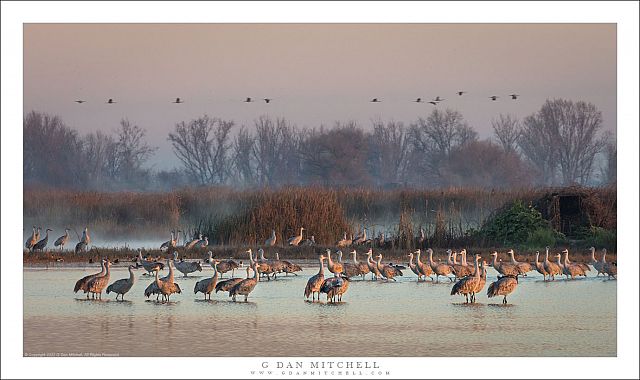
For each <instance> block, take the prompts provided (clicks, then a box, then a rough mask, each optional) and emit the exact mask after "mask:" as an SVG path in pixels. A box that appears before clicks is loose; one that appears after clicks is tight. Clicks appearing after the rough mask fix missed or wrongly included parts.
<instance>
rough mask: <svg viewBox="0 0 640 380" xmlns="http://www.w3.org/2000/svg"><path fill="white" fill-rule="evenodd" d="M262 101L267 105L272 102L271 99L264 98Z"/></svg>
mask: <svg viewBox="0 0 640 380" xmlns="http://www.w3.org/2000/svg"><path fill="white" fill-rule="evenodd" d="M262 100H264V102H265V103H267V104H269V102H270V101H272V100H273V99H269V98H264V99H262Z"/></svg>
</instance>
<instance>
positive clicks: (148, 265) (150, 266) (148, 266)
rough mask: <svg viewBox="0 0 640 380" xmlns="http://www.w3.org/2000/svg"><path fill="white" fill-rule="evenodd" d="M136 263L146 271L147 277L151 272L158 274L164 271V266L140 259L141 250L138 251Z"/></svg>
mask: <svg viewBox="0 0 640 380" xmlns="http://www.w3.org/2000/svg"><path fill="white" fill-rule="evenodd" d="M138 262H139V263H140V265H142V267H143V268H144V270H146V271H147V274H148V275H151V272H158V271H160V270H162V269H164V264H163V263H160V262H157V261H147V260H145V259H143V258H142V250H140V249H138Z"/></svg>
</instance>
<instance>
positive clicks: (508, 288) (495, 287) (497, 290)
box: [487, 276, 518, 304]
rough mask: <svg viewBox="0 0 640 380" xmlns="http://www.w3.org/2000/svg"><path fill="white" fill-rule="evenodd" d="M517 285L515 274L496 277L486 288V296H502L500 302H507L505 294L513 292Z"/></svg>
mask: <svg viewBox="0 0 640 380" xmlns="http://www.w3.org/2000/svg"><path fill="white" fill-rule="evenodd" d="M517 286H518V279H517V278H516V277H515V276H502V277H498V280H497V281H494V282H493V283H491V285H489V289H487V296H489V298H492V297H495V296H504V298H503V299H502V303H503V304H506V303H507V296H508V295H509V294H511V293H513V291H514V290H516V287H517Z"/></svg>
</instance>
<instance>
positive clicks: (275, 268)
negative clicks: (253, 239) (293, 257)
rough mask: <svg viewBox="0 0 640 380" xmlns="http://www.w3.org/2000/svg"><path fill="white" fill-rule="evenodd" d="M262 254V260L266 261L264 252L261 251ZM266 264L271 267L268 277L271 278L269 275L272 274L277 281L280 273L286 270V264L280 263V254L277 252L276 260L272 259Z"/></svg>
mask: <svg viewBox="0 0 640 380" xmlns="http://www.w3.org/2000/svg"><path fill="white" fill-rule="evenodd" d="M260 254H261V255H262V258H263V259H264V250H262V249H261V250H260ZM265 261H266V263H267V264H268V265H269V268H268V273H267V277H268V276H269V274H271V275H272V276H273V278H274V279H277V278H278V277H277V276H278V273H281V272H282V271H283V270H284V267H285V263H284V262H282V261H280V256H279V255H278V253H277V252H276V259H275V260H273V259H270V260H265Z"/></svg>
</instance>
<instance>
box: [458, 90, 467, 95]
mask: <svg viewBox="0 0 640 380" xmlns="http://www.w3.org/2000/svg"><path fill="white" fill-rule="evenodd" d="M466 93H467V92H466V91H458V92H456V94H458V96H462V95H464V94H466Z"/></svg>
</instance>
